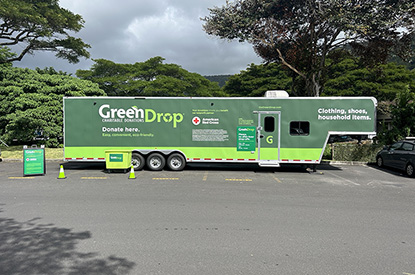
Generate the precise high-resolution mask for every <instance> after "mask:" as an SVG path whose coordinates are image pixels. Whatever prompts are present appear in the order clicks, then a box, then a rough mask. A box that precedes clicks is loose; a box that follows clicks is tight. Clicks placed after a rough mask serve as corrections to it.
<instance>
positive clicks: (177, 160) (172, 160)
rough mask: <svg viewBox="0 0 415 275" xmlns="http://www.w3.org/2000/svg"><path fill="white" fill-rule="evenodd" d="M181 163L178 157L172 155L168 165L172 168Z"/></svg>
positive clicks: (177, 166)
mask: <svg viewBox="0 0 415 275" xmlns="http://www.w3.org/2000/svg"><path fill="white" fill-rule="evenodd" d="M182 164H183V163H182V160H181V159H180V158H178V157H174V158H172V159H171V160H170V166H171V167H173V168H179V167H180V166H182Z"/></svg>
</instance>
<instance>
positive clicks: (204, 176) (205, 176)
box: [203, 171, 208, 181]
mask: <svg viewBox="0 0 415 275" xmlns="http://www.w3.org/2000/svg"><path fill="white" fill-rule="evenodd" d="M207 177H208V171H206V172H205V173H204V174H203V181H207Z"/></svg>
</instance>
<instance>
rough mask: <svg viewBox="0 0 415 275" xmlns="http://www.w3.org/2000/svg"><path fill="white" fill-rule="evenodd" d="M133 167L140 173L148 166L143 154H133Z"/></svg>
mask: <svg viewBox="0 0 415 275" xmlns="http://www.w3.org/2000/svg"><path fill="white" fill-rule="evenodd" d="M131 165H132V166H133V167H134V170H135V171H139V170H141V169H143V168H144V165H146V161H145V159H144V157H143V156H142V155H141V154H139V153H133V154H132V155H131Z"/></svg>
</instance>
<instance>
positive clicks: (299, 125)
mask: <svg viewBox="0 0 415 275" xmlns="http://www.w3.org/2000/svg"><path fill="white" fill-rule="evenodd" d="M309 134H310V122H308V121H291V122H290V135H292V136H308V135H309Z"/></svg>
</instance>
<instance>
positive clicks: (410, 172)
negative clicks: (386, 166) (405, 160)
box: [406, 164, 414, 176]
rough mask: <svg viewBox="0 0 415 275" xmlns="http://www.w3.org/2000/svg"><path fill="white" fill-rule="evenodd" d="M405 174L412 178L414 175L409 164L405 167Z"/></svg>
mask: <svg viewBox="0 0 415 275" xmlns="http://www.w3.org/2000/svg"><path fill="white" fill-rule="evenodd" d="M406 174H408V176H412V175H413V174H414V167H413V166H412V165H411V164H408V166H406Z"/></svg>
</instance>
